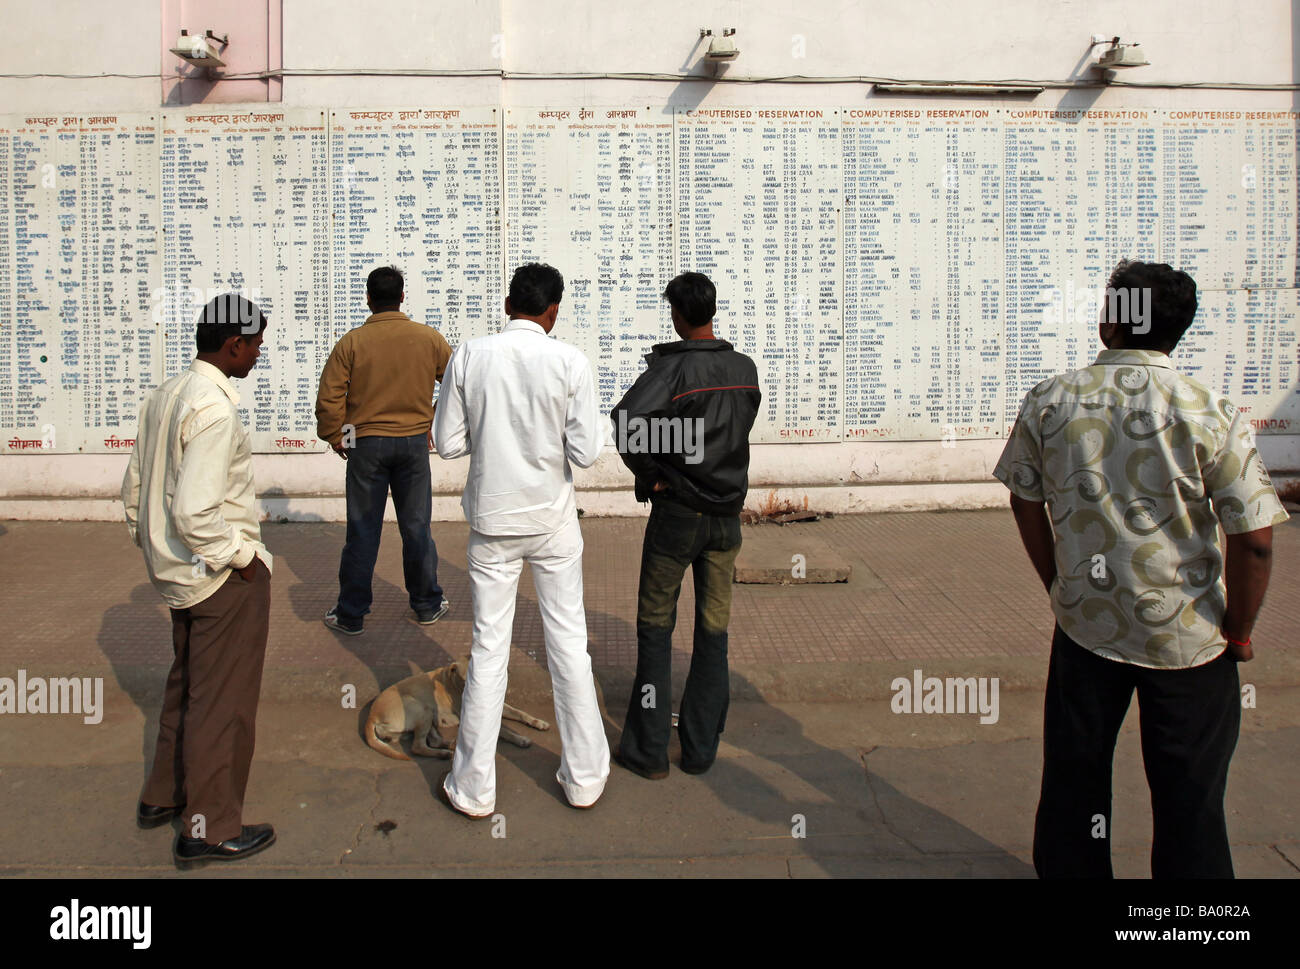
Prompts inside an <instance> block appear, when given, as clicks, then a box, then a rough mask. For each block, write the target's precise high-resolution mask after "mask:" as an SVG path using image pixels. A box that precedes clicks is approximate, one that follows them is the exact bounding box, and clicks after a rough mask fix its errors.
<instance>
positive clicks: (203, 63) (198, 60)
mask: <svg viewBox="0 0 1300 969" xmlns="http://www.w3.org/2000/svg"><path fill="white" fill-rule="evenodd" d="M229 44H230V36H229V35H228V34H227V35H224V36H221V37H218V36H217V35H216V34H214V33H213V32H212V31H211V30H209V31H207V32H206V33H205V34H203V35H202V36H199V35H198V34H193V35H191V34H190V33H189V32H188V31H186V30H184V29H182V30H181V36H180V39H179V40H177V41H176V46H175V47H173V48H172V49H171V52H172V53H173V54H175V55H176V56H177V57H179V58H181V60H183V61H186V62H187V63H190V64H193V65H195V66H196V67H207V68H214V67H225V66H226V62H225V61H223V60H222V59H221V57H220V53H221V51H224V50H225V49H226V47H227V46H228V45H229Z"/></svg>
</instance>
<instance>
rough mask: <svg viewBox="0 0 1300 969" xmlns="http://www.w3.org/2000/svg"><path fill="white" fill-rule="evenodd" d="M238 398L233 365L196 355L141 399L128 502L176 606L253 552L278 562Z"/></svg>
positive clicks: (160, 583)
mask: <svg viewBox="0 0 1300 969" xmlns="http://www.w3.org/2000/svg"><path fill="white" fill-rule="evenodd" d="M238 404H239V394H237V393H236V392H235V388H234V387H232V386H231V385H230V381H229V380H227V379H226V375H225V374H223V373H222V372H221V371H220V370H218V369H217V368H216V367H214V366H212V364H210V363H205V362H203V361H202V360H195V361H194V362H193V363H191V364H190V368H189V370H187V371H185V372H184V373H182V374H177V375H176V376H175V377H172V378H171V379H170V380H168V381H166V382H165V383H164V384H163V385H162V386H161V387H159V388H158V389H157V390H155V391H153V392H152V393H151V394H149V396H148V397H146V398H145V401H144V403H143V404H142V405H141V407H140V429H139V431H138V432H137V433H136V438H135V447H134V448H133V449H132V451H131V463H130V464H129V465H127V469H126V477H125V478H123V480H122V504H123V505H124V506H125V507H126V525H127V528H128V529H129V530H130V532H131V540H132V541H134V542H135V544H137V545H139V546H140V548H141V549H143V551H144V562H145V567H146V568H147V569H148V570H149V578H150V579H151V580H152V581H153V584H154V586H155V587H156V588H157V589H158V591H159V592H160V593H162V597H163V598H164V599H165V600H167V604H168V605H169V606H171V608H173V609H185V608H188V607H189V606H193V605H196V604H198V603H200V602H202V601H203V600H204V599H206V598H207V597H208V596H210V595H212V593H214V592H216V591H217V589H219V588H221V585H222V583H223V582H225V581H226V580H227V579H228V578H230V573H231V570H232V569H242V568H243V567H244V566H246V565H248V563H249V562H251V561H253V556H254V555H256V556H257V557H258V558H260V559H261V560H262V561H263V562H264V563H266V567H267V570H268V571H269V570H270V568H271V555H270V553H268V552H267V551H266V546H265V545H263V544H262V530H261V527H260V526H259V525H258V521H257V509H256V504H255V502H256V495H255V494H254V491H253V455H252V448H251V447H250V446H249V441H248V432H247V431H245V430H244V426H243V424H241V423H240V421H239V412H238V411H237V410H236V406H237V405H238Z"/></svg>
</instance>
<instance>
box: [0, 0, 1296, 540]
mask: <svg viewBox="0 0 1300 969" xmlns="http://www.w3.org/2000/svg"><path fill="white" fill-rule="evenodd" d="M272 5H273V6H272ZM1294 7H1295V3H1293V2H1292V0H1253V2H1251V3H1249V4H1244V5H1231V4H1224V3H1222V2H1221V0H1190V2H1189V0H1148V2H1145V3H1133V2H1131V0H1128V2H1119V0H1054V2H1046V0H911V2H909V3H906V4H890V3H882V2H868V0H799V2H794V0H765V2H740V0H657V2H655V3H653V4H644V3H642V4H625V3H617V4H615V3H596V2H586V3H580V2H574V0H460V2H455V3H452V2H436V0H434V2H430V0H388V2H386V3H384V4H382V5H381V4H370V3H365V4H363V3H357V2H355V0H282V2H279V0H256V2H247V0H222V2H220V3H215V4H214V3H207V4H202V3H198V4H196V3H193V2H186V3H183V4H182V3H180V2H179V0H163V3H162V4H161V9H160V3H159V0H113V2H112V3H104V2H102V0H46V2H44V3H41V4H37V5H26V4H24V5H18V4H11V5H9V6H8V7H7V9H6V15H7V16H6V21H7V23H6V26H7V31H6V34H5V38H4V39H3V40H2V41H0V64H2V65H3V66H2V67H0V74H4V75H17V74H83V75H85V74H114V75H133V76H122V77H102V78H85V77H81V78H60V77H39V78H29V79H23V78H16V77H12V76H5V77H0V111H4V112H21V111H43V110H50V111H86V110H91V109H106V110H107V109H111V110H116V111H131V110H147V109H154V108H156V107H158V106H159V105H160V104H162V103H164V101H174V100H175V98H176V97H177V95H175V94H174V90H175V88H176V85H175V76H176V71H177V61H176V59H175V58H174V57H172V56H171V55H168V54H165V53H161V54H160V52H165V49H166V48H167V47H169V46H170V45H171V42H172V39H173V38H171V37H170V36H169V35H170V32H171V31H172V30H173V29H174V25H175V23H176V18H178V17H186V18H188V17H193V16H201V17H202V18H203V22H202V23H195V24H193V25H191V24H188V23H186V24H184V25H185V26H187V27H190V28H191V30H192V31H194V32H198V31H201V30H203V29H206V28H208V27H211V28H213V29H214V30H216V31H217V32H219V33H222V32H228V33H229V34H230V35H231V41H232V49H233V48H236V47H237V46H238V45H239V44H240V42H241V36H242V37H244V38H245V40H246V41H247V42H248V43H249V44H252V43H254V42H256V43H260V44H262V45H263V47H265V45H266V44H267V43H268V42H270V43H272V44H273V41H269V40H268V38H272V37H274V35H275V25H276V24H278V25H279V30H280V35H281V38H282V39H281V47H280V50H279V51H278V55H279V63H281V64H282V65H283V67H284V68H285V69H286V70H287V71H288V72H289V74H288V76H286V77H284V79H283V81H282V82H281V83H280V84H279V86H278V88H279V89H278V90H276V85H274V84H269V83H268V84H266V85H264V88H258V89H259V90H264V91H265V94H264V96H265V97H270V98H271V99H272V100H274V99H275V98H276V97H278V98H279V99H280V100H281V101H282V102H283V103H284V104H285V105H297V106H330V107H334V106H346V105H384V104H399V103H401V104H405V103H415V102H419V101H426V102H430V103H433V102H436V103H444V104H465V105H493V104H504V105H511V104H516V105H536V104H573V103H587V104H623V103H627V104H645V105H659V104H668V105H682V106H696V105H700V104H707V105H726V104H747V105H791V106H843V105H857V104H861V103H862V102H863V101H864V100H865V99H867V98H869V97H873V95H872V94H871V89H870V87H869V86H868V85H865V84H861V83H836V84H794V83H770V82H768V83H736V82H735V80H724V81H714V80H712V79H711V78H712V70H711V69H710V68H709V67H708V66H707V65H705V64H704V63H703V62H702V61H701V55H702V53H703V46H702V45H701V44H700V43H699V40H698V32H699V29H700V28H701V27H708V28H711V29H713V30H714V31H715V33H721V31H722V29H723V28H725V27H735V28H736V29H737V34H736V37H735V39H736V41H737V43H738V46H739V47H740V50H741V55H740V57H739V59H738V60H736V61H735V62H734V63H732V64H731V65H729V66H728V67H727V69H726V71H725V75H726V76H727V77H728V78H732V79H735V78H748V77H771V76H789V75H805V76H820V77H827V76H832V77H839V76H872V77H886V78H897V79H904V80H947V81H981V80H983V81H997V80H1010V79H1024V80H1034V81H1042V80H1066V79H1069V78H1079V77H1085V76H1091V72H1090V70H1089V67H1088V65H1089V63H1090V61H1089V55H1088V45H1089V38H1090V36H1091V35H1092V34H1094V33H1097V34H1105V35H1107V36H1114V35H1116V34H1118V35H1120V36H1121V37H1123V38H1124V39H1125V40H1126V41H1137V42H1140V43H1141V44H1142V47H1143V49H1144V50H1145V51H1146V54H1147V57H1148V59H1149V60H1150V61H1151V66H1149V67H1145V68H1141V69H1139V70H1136V71H1130V72H1127V73H1126V74H1125V75H1124V76H1123V78H1122V80H1132V81H1140V82H1143V83H1148V84H1154V83H1168V84H1177V83H1193V82H1199V83H1206V82H1243V83H1258V84H1264V83H1282V84H1289V83H1292V82H1293V81H1294V80H1295V79H1296V77H1297V70H1296V53H1295V51H1296V44H1295V35H1296V19H1297V18H1296V12H1295V9H1294ZM196 10H197V11H198V12H196ZM223 18H225V19H227V20H234V21H238V22H223ZM208 21H211V22H208ZM256 38H260V39H256ZM276 54H277V52H276V51H274V50H271V51H268V52H267V53H266V56H265V58H264V59H265V60H266V61H267V63H268V65H269V66H272V67H273V66H275V63H276ZM160 61H161V62H160ZM304 70H309V71H335V72H338V71H356V72H362V73H361V74H360V75H355V74H354V75H349V76H298V75H296V74H295V73H294V72H296V71H304ZM437 70H442V71H463V72H473V71H486V72H499V71H504V72H506V73H507V74H510V75H519V74H554V73H574V72H580V73H584V74H604V73H629V72H635V73H639V74H647V75H650V74H667V75H680V74H683V73H687V74H694V75H695V78H694V79H689V80H683V79H680V78H668V79H639V80H628V79H611V78H596V77H585V78H578V79H555V78H521V77H517V76H511V77H508V78H503V77H502V76H500V75H499V74H496V73H489V74H487V75H486V76H462V77H445V76H443V77H437V76H379V75H378V73H377V72H384V71H388V72H392V71H437ZM259 83H260V82H259ZM183 89H184V86H182V90H183ZM190 89H191V90H199V91H202V96H203V97H204V98H205V99H208V100H223V99H225V98H227V97H228V96H229V95H228V94H223V93H222V85H220V84H218V85H216V86H211V87H209V88H203V87H197V88H196V87H194V86H191V88H190ZM247 90H249V87H248V85H247V84H245V85H243V86H242V87H241V88H240V91H241V92H242V91H247ZM239 96H240V97H241V98H248V97H250V95H248V94H246V93H241V94H240V95H239ZM890 103H891V104H893V103H897V104H905V103H906V102H903V101H898V100H897V99H892V98H891V99H890ZM924 103H925V104H926V106H930V107H933V106H941V105H940V104H939V103H938V102H937V100H936V99H929V100H927V101H925V102H924ZM961 103H962V104H963V105H972V104H974V105H982V104H988V103H993V104H998V105H1001V104H1005V103H1006V102H1005V101H993V100H988V99H980V100H975V101H971V100H970V99H962V102H961ZM1014 103H1015V104H1017V105H1020V106H1025V105H1030V104H1032V106H1035V107H1058V106H1059V107H1090V106H1098V107H1153V108H1171V107H1180V106H1181V107H1197V108H1227V107H1240V108H1243V109H1252V110H1254V109H1269V108H1295V107H1296V106H1297V104H1298V103H1300V99H1297V97H1296V95H1295V92H1292V91H1286V90H1283V91H1240V90H1238V91H1231V90H1197V91H1192V90H1186V89H1177V88H1157V89H1135V88H1122V87H1114V88H1108V89H1105V90H1100V89H1096V88H1093V89H1086V90H1053V89H1049V90H1046V91H1044V92H1043V93H1042V94H1039V95H1037V96H1036V97H1034V98H1032V99H1025V98H1017V99H1016V100H1015V102H1014ZM1260 442H1261V443H1260V446H1261V451H1262V453H1263V456H1264V458H1265V460H1266V462H1267V463H1268V464H1269V466H1270V468H1271V469H1272V470H1273V471H1274V472H1275V477H1276V478H1278V479H1279V481H1281V482H1283V483H1287V482H1289V480H1290V479H1291V478H1292V476H1293V475H1295V474H1296V473H1300V436H1266V437H1261V439H1260ZM1001 448H1002V442H1001V441H958V442H957V444H956V447H954V448H943V447H942V446H941V445H940V444H939V443H938V442H915V443H867V442H854V443H844V444H772V445H761V446H757V447H755V449H754V457H753V464H752V471H751V500H750V504H751V506H753V507H757V506H758V505H759V504H760V503H761V502H762V501H764V500H766V499H768V498H769V492H772V491H775V492H776V494H775V496H774V497H775V498H776V499H777V500H789V501H792V502H793V503H795V504H802V503H803V501H804V500H805V499H807V501H808V502H809V504H810V505H811V506H812V507H815V508H819V509H823V510H832V511H839V512H843V511H865V510H886V509H898V508H927V507H979V506H982V505H987V504H992V503H997V504H1000V503H1002V502H1003V501H1004V500H1005V492H1004V490H1003V489H1002V487H1001V486H1000V485H999V484H997V483H996V482H994V481H993V480H992V479H991V478H990V477H989V471H990V469H991V468H992V466H993V464H994V463H995V462H996V460H997V456H998V454H999V453H1000V452H1001ZM125 461H126V459H125V457H121V456H102V455H86V456H79V455H46V456H33V455H10V456H4V457H0V518H3V517H18V518H31V517H37V518H40V517H61V518H86V517H91V518H118V517H120V505H118V504H117V503H116V501H115V495H116V494H117V489H118V485H119V483H120V480H121V474H122V470H123V468H124V466H125ZM255 467H256V475H257V481H258V488H259V492H261V493H262V495H263V504H264V507H265V509H266V511H267V513H268V514H270V515H272V516H275V517H279V516H288V517H293V518H299V517H301V518H324V519H339V518H341V517H342V510H343V505H342V500H341V498H340V497H339V496H340V494H341V490H342V484H343V464H342V462H341V461H339V460H338V459H337V458H336V457H335V456H334V455H333V454H329V453H326V454H318V455H309V456H279V455H264V456H258V457H257V458H256V459H255ZM465 467H466V463H465V462H464V461H459V462H442V461H440V460H438V459H436V458H434V459H433V470H434V488H435V493H436V498H435V514H436V515H437V516H438V517H443V518H457V517H459V516H460V511H459V492H460V486H461V483H462V482H463V481H464V475H465ZM578 481H579V486H580V489H581V491H582V496H581V501H580V504H582V506H583V507H584V508H585V509H586V510H587V511H588V513H591V514H636V513H637V512H638V511H639V510H640V509H639V508H638V506H637V505H636V503H635V502H634V501H633V500H632V497H631V493H630V477H629V476H628V475H627V474H626V472H624V471H623V469H622V465H621V464H620V463H619V461H618V459H617V455H615V454H613V452H612V451H610V452H607V453H606V455H605V456H604V457H603V458H602V459H601V460H600V461H599V462H598V463H597V464H596V466H595V467H593V468H592V469H590V470H589V471H586V472H580V473H579V475H578Z"/></svg>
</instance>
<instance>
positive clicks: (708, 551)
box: [619, 496, 741, 772]
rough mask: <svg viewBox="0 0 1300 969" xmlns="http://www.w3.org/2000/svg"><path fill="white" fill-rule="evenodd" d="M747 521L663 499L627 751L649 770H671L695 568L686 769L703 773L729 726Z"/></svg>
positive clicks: (651, 545) (656, 516)
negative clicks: (681, 622)
mask: <svg viewBox="0 0 1300 969" xmlns="http://www.w3.org/2000/svg"><path fill="white" fill-rule="evenodd" d="M740 541H741V538H740V517H739V516H738V515H729V516H718V515H705V514H702V513H701V512H698V511H695V510H693V509H691V508H688V507H686V506H685V505H681V504H678V503H676V502H674V501H672V500H670V499H667V498H662V497H658V496H656V498H655V499H654V507H653V509H652V510H651V512H650V521H649V522H648V523H647V525H646V529H645V540H644V542H643V544H642V546H641V585H640V589H639V591H638V594H637V611H636V639H637V657H636V682H635V683H634V684H633V688H632V697H631V699H630V700H629V702H628V707H627V719H626V721H625V722H624V724H623V739H622V741H621V742H620V744H619V754H620V755H621V756H622V757H623V759H624V760H625V761H627V762H628V763H630V764H633V765H635V766H637V767H639V768H641V769H643V770H645V771H649V772H657V771H664V770H667V769H668V739H669V735H670V731H671V730H672V665H671V654H672V639H673V627H674V626H676V624H677V596H678V594H679V593H680V592H681V588H682V578H683V576H685V574H686V570H687V568H690V569H691V570H692V571H693V572H694V577H695V645H694V649H693V650H692V653H691V668H690V672H689V673H688V675H687V677H686V688H685V690H684V691H683V693H682V700H681V707H680V710H679V711H678V713H679V716H678V725H677V736H678V739H679V740H680V741H681V744H682V767H683V768H684V769H686V770H689V771H696V772H698V771H703V770H705V769H707V768H708V767H709V766H710V765H711V764H712V763H713V759H714V757H716V756H717V753H718V738H719V737H720V736H721V735H722V730H723V727H725V726H726V723H727V705H728V703H729V700H730V684H729V682H728V677H727V623H728V622H729V621H730V619H731V580H732V573H733V568H734V565H735V562H736V555H737V553H738V552H739V551H740Z"/></svg>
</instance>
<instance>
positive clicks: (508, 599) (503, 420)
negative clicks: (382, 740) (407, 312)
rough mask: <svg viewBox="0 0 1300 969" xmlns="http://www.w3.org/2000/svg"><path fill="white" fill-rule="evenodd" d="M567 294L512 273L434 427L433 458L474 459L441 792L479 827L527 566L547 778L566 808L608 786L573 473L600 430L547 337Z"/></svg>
mask: <svg viewBox="0 0 1300 969" xmlns="http://www.w3.org/2000/svg"><path fill="white" fill-rule="evenodd" d="M563 294H564V279H563V278H562V277H561V276H560V274H559V273H558V272H557V271H556V270H554V269H552V268H551V267H550V266H545V265H540V264H537V263H531V264H529V265H526V266H521V267H520V268H519V269H518V270H516V272H515V274H514V278H513V279H512V280H511V281H510V294H509V297H508V298H507V299H506V314H507V315H508V316H509V317H510V322H509V323H508V324H507V325H506V327H505V328H504V329H503V330H502V331H501V332H500V333H494V334H492V335H490V336H483V337H478V338H476V339H473V340H469V341H467V342H465V343H464V344H462V345H461V346H460V347H459V348H458V349H457V350H456V352H455V353H454V354H453V355H452V358H451V362H450V363H449V364H448V365H447V373H446V376H445V378H444V379H443V383H442V389H441V391H440V394H439V399H438V409H437V415H436V416H435V418H434V422H433V439H434V444H435V446H436V447H437V450H438V454H439V455H440V456H442V457H443V458H446V459H452V458H458V457H461V456H462V455H465V454H468V455H469V456H470V464H469V475H468V478H467V480H466V482H465V492H464V495H463V497H462V499H461V506H462V507H463V508H464V510H465V518H466V519H467V520H468V521H469V526H470V534H469V546H468V549H467V553H466V558H467V560H468V564H469V576H470V588H471V590H472V593H473V598H474V643H473V649H472V651H471V654H470V665H469V674H468V676H467V678H466V684H465V693H464V696H463V698H462V700H461V711H460V733H459V735H458V737H457V740H456V753H455V758H454V760H453V761H452V769H451V772H450V773H449V774H448V775H447V776H446V778H445V779H444V781H443V791H444V792H445V794H446V796H447V799H448V801H449V803H450V804H451V806H452V807H453V808H455V809H456V810H457V811H459V812H461V813H462V814H466V815H469V816H470V817H475V818H485V817H488V816H490V815H491V814H492V812H493V811H494V810H495V809H496V749H497V735H498V734H499V733H500V730H501V710H502V705H503V704H504V703H505V696H506V673H507V665H508V663H509V659H510V634H511V629H512V627H513V625H514V617H515V589H516V587H517V585H518V582H519V573H520V571H521V570H522V568H523V563H524V562H525V561H527V562H528V563H529V564H530V565H532V568H533V585H534V586H535V588H536V590H537V604H538V606H539V608H540V609H541V613H542V626H543V629H544V630H545V638H546V662H547V666H548V668H549V669H550V671H551V682H552V684H553V687H554V692H555V720H556V725H557V726H558V727H559V731H560V742H561V746H562V751H561V755H560V769H559V771H558V773H557V774H556V775H555V776H556V779H557V780H558V781H559V782H560V786H561V787H562V788H563V789H564V794H565V797H566V798H567V799H568V802H569V803H570V804H571V805H573V806H574V807H579V808H588V807H591V806H592V805H593V804H595V803H596V801H597V799H599V797H600V795H601V793H602V792H603V791H604V789H605V781H606V779H607V778H608V777H609V745H608V743H607V742H606V739H605V730H604V724H603V723H602V721H601V716H600V709H599V707H598V705H597V702H596V685H595V681H594V680H593V678H592V673H591V657H590V656H588V655H587V620H586V613H585V611H584V609H583V603H582V531H581V529H580V528H579V527H578V512H577V504H576V501H575V498H574V494H573V470H572V467H571V465H574V464H576V465H577V466H578V467H580V468H586V467H590V466H591V465H592V464H594V463H595V461H596V458H597V457H598V456H599V455H600V449H601V445H602V443H603V436H604V427H603V423H602V421H601V415H600V409H599V406H598V403H597V399H596V389H595V381H594V379H593V378H592V373H591V365H590V364H589V363H588V362H587V358H586V357H585V356H583V354H582V352H581V351H579V350H577V349H575V348H573V347H571V346H568V345H567V344H564V343H561V342H559V341H558V340H552V339H550V338H549V337H548V334H549V333H550V332H551V329H552V327H554V326H555V318H556V315H557V314H558V313H559V309H560V298H561V296H562V295H563Z"/></svg>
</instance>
